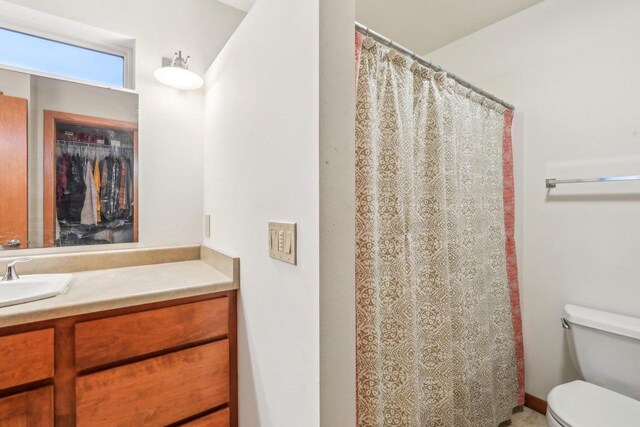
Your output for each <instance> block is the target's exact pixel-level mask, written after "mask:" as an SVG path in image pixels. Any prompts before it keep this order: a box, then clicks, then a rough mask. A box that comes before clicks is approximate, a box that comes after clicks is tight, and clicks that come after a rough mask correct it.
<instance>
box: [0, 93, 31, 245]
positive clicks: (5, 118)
mask: <svg viewBox="0 0 640 427" xmlns="http://www.w3.org/2000/svg"><path fill="white" fill-rule="evenodd" d="M0 188H1V189H2V191H1V192H0V248H1V247H3V246H4V247H14V248H26V247H27V240H28V234H27V224H28V218H27V203H28V202H27V193H28V192H27V100H26V99H23V98H14V97H12V96H4V95H2V94H1V93H0Z"/></svg>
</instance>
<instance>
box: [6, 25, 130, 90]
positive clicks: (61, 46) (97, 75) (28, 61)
mask: <svg viewBox="0 0 640 427" xmlns="http://www.w3.org/2000/svg"><path fill="white" fill-rule="evenodd" d="M0 65H7V66H9V67H15V68H20V69H25V70H30V71H35V72H39V73H45V74H51V75H55V76H59V77H63V78H64V77H66V78H70V79H77V80H85V81H90V82H94V83H98V84H103V85H106V86H112V87H125V58H124V57H123V56H119V55H115V54H111V53H107V52H101V51H98V50H93V49H87V48H84V47H80V46H75V45H72V44H67V43H62V42H59V41H55V40H50V39H46V38H42V37H37V36H33V35H30V34H25V33H21V32H17V31H12V30H8V29H6V28H0Z"/></svg>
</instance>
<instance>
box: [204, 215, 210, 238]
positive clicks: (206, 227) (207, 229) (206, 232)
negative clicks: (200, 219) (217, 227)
mask: <svg viewBox="0 0 640 427" xmlns="http://www.w3.org/2000/svg"><path fill="white" fill-rule="evenodd" d="M204 236H205V237H211V215H209V214H206V215H205V216H204Z"/></svg>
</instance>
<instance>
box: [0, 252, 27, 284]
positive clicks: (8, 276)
mask: <svg viewBox="0 0 640 427" xmlns="http://www.w3.org/2000/svg"><path fill="white" fill-rule="evenodd" d="M28 261H31V257H23V258H16V259H14V260H13V261H9V262H8V263H7V271H5V272H4V276H2V280H0V282H8V281H10V280H18V279H19V278H20V276H18V272H17V271H16V267H15V265H16V264H17V263H19V262H28Z"/></svg>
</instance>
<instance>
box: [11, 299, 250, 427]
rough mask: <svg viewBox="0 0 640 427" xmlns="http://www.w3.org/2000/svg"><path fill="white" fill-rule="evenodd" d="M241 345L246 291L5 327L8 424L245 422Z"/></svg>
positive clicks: (224, 426)
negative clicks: (239, 299)
mask: <svg viewBox="0 0 640 427" xmlns="http://www.w3.org/2000/svg"><path fill="white" fill-rule="evenodd" d="M236 345H237V344H236V291H229V292H221V293H216V294H210V295H204V296H198V297H191V298H187V299H181V300H174V301H166V302H162V303H154V304H148V305H143V306H136V307H128V308H124V309H117V310H111V311H106V312H98V313H91V314H87V315H82V316H77V317H69V318H64V319H58V320H52V321H47V322H40V323H39V324H31V325H21V326H17V327H10V328H5V329H0V427H23V426H27V427H31V426H33V427H40V426H51V425H56V426H76V425H77V426H92V427H93V426H134V425H135V426H167V425H185V426H192V427H193V426H196V427H199V426H209V427H235V426H237V423H238V420H237V364H236ZM18 354H20V356H19V357H18ZM27 365H28V366H30V367H31V369H29V368H28V366H27Z"/></svg>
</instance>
